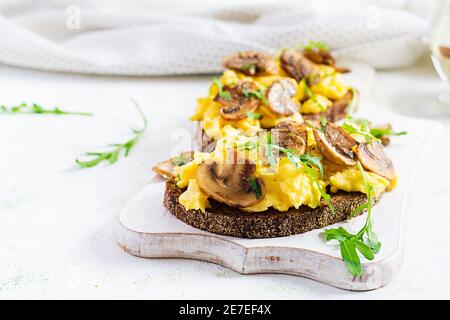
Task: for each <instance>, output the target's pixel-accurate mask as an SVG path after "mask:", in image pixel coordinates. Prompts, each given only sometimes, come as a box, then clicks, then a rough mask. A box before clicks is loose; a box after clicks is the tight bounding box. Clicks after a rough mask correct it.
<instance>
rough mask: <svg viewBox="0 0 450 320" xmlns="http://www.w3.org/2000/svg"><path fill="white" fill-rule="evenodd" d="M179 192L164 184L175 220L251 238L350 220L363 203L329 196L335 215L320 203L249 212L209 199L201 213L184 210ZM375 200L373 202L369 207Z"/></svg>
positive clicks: (354, 195) (356, 197)
mask: <svg viewBox="0 0 450 320" xmlns="http://www.w3.org/2000/svg"><path fill="white" fill-rule="evenodd" d="M182 192H183V190H182V189H180V188H178V187H177V186H176V185H175V183H174V182H173V181H170V180H169V181H167V182H166V191H165V194H164V205H165V206H166V208H167V209H169V211H170V212H171V213H172V214H173V215H174V216H176V217H177V218H178V219H180V220H181V221H183V222H185V223H187V224H189V225H191V226H193V227H195V228H198V229H201V230H205V231H208V232H212V233H216V234H221V235H226V236H232V237H239V238H251V239H261V238H275V237H285V236H290V235H294V234H299V233H304V232H307V231H311V230H314V229H319V228H323V227H326V226H329V225H332V224H334V223H337V222H342V221H345V220H347V219H350V218H351V217H352V212H353V210H354V209H355V208H356V207H358V206H359V205H361V204H363V203H365V202H366V201H367V196H366V195H365V194H363V193H359V192H344V191H341V192H338V193H335V194H332V195H331V200H330V201H331V203H332V204H333V206H334V208H335V213H332V212H331V211H330V209H329V207H328V206H327V205H326V203H325V202H324V201H323V200H322V202H321V204H320V206H318V207H317V208H315V209H312V208H310V207H308V206H301V207H300V208H298V209H295V208H291V209H289V210H288V211H285V212H281V211H278V210H275V209H273V208H269V209H268V210H267V211H264V212H255V213H250V212H243V211H241V210H240V209H238V208H234V207H230V206H227V205H225V204H223V203H220V202H217V201H214V200H212V199H210V200H209V202H210V204H211V207H210V208H207V209H206V212H202V211H201V210H186V209H185V208H184V207H183V206H182V205H181V204H180V203H179V201H178V199H179V197H180V195H181V193H182ZM380 197H381V196H380ZM378 200H379V198H378V199H374V201H373V202H372V206H373V205H375V203H376V202H378Z"/></svg>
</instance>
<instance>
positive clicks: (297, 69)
mask: <svg viewBox="0 0 450 320" xmlns="http://www.w3.org/2000/svg"><path fill="white" fill-rule="evenodd" d="M280 62H281V67H282V68H283V70H284V71H285V72H286V73H287V74H288V75H289V76H290V77H292V78H294V79H295V80H296V81H297V82H300V81H301V80H302V79H304V78H305V79H306V81H307V82H308V84H310V85H311V84H314V83H316V82H317V81H318V80H319V69H318V67H317V65H316V64H315V63H314V62H312V61H310V60H309V59H307V58H306V57H305V56H304V55H303V53H302V52H301V51H299V50H295V49H285V50H284V51H283V52H282V53H281V55H280Z"/></svg>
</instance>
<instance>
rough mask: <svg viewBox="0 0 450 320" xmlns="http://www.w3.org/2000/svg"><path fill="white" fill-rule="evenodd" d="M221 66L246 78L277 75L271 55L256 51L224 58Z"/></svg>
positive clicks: (276, 67)
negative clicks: (244, 75) (240, 73)
mask: <svg viewBox="0 0 450 320" xmlns="http://www.w3.org/2000/svg"><path fill="white" fill-rule="evenodd" d="M223 65H224V67H225V68H228V69H233V70H237V71H239V72H242V73H243V74H246V75H248V76H261V75H275V74H277V73H278V65H277V63H276V61H275V59H274V58H273V57H272V56H271V55H268V54H266V53H262V52H256V51H243V52H236V53H234V54H232V55H231V56H229V57H227V58H225V60H224V63H223Z"/></svg>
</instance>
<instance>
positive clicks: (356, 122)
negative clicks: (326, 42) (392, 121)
mask: <svg viewBox="0 0 450 320" xmlns="http://www.w3.org/2000/svg"><path fill="white" fill-rule="evenodd" d="M341 128H342V129H344V130H345V131H346V132H347V133H349V134H359V135H361V136H363V137H364V138H365V140H366V142H367V143H370V142H371V141H372V140H379V139H381V138H382V137H384V136H403V135H406V134H407V132H406V131H400V132H395V131H394V130H393V129H392V128H391V127H387V128H371V127H370V121H369V120H366V119H361V118H354V117H352V116H347V120H346V121H345V122H344V123H343V124H342V126H341Z"/></svg>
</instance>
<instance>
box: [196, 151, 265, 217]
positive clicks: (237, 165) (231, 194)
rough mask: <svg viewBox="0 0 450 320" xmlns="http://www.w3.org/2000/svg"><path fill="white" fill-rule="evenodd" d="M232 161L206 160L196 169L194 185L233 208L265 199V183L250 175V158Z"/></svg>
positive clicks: (244, 206) (252, 166)
mask: <svg viewBox="0 0 450 320" xmlns="http://www.w3.org/2000/svg"><path fill="white" fill-rule="evenodd" d="M233 153H234V154H236V153H237V151H233ZM234 160H235V161H231V162H230V161H225V163H220V162H218V161H217V160H214V159H208V160H206V161H204V162H202V163H201V164H200V165H199V167H198V168H197V173H196V180H197V184H198V186H199V187H200V190H201V191H202V192H203V193H205V194H206V195H207V196H208V197H210V198H212V199H214V200H217V201H219V202H223V203H225V204H227V205H229V206H232V207H239V208H246V207H250V206H252V205H254V204H256V203H258V202H260V201H261V200H262V199H263V198H264V196H265V193H266V190H265V186H264V182H263V181H262V180H261V179H260V178H255V177H254V176H253V175H254V173H255V170H256V164H255V163H253V162H251V161H250V160H249V159H244V161H242V159H241V161H236V158H235V159H234ZM255 188H256V189H255Z"/></svg>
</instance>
